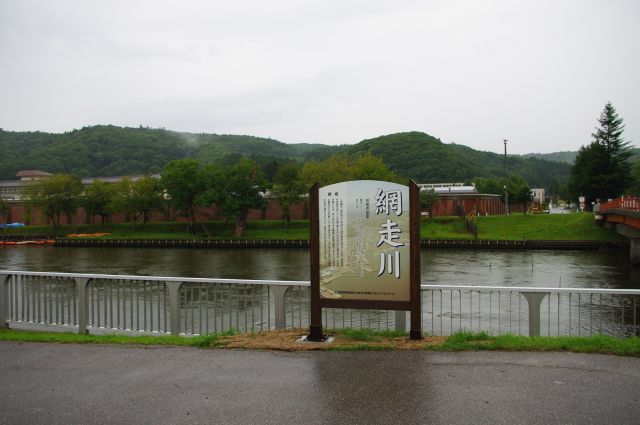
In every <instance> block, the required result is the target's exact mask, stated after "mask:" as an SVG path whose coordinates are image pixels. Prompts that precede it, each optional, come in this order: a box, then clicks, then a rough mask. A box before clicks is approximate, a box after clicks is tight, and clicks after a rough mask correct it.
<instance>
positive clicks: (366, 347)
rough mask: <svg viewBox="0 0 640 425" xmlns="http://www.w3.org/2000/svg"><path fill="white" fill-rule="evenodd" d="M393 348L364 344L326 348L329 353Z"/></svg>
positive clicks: (386, 345)
mask: <svg viewBox="0 0 640 425" xmlns="http://www.w3.org/2000/svg"><path fill="white" fill-rule="evenodd" d="M393 349H395V347H394V346H393V345H391V344H381V345H373V344H366V343H357V344H339V345H334V346H331V347H329V348H328V350H329V351H391V350H393Z"/></svg>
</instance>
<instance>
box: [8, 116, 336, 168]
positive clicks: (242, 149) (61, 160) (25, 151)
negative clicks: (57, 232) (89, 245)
mask: <svg viewBox="0 0 640 425" xmlns="http://www.w3.org/2000/svg"><path fill="white" fill-rule="evenodd" d="M0 149H1V150H2V155H1V156H0V180H10V179H14V178H15V175H16V173H17V172H18V171H20V170H26V169H39V170H43V171H48V172H51V173H61V172H67V173H73V174H77V175H79V176H81V177H95V176H115V175H132V174H145V173H158V172H160V171H161V170H162V169H163V168H164V166H165V164H166V163H167V162H169V161H171V160H174V159H178V158H184V157H195V158H197V159H199V160H201V161H203V162H214V161H218V160H222V159H224V158H225V157H227V156H229V155H233V154H237V155H242V156H254V157H260V158H262V159H263V161H266V160H267V159H268V158H291V159H296V160H300V161H304V160H306V159H308V158H310V157H313V158H315V157H322V156H323V152H325V151H326V152H331V151H332V150H334V149H335V148H333V147H330V146H325V145H319V144H292V145H288V144H285V143H282V142H278V141H276V140H272V139H263V138H259V137H253V136H230V135H217V134H192V133H179V132H175V131H168V130H163V129H150V128H126V127H125V128H122V127H116V126H93V127H85V128H83V129H81V130H74V131H71V132H67V133H63V134H52V133H43V132H9V131H2V130H0ZM325 155H326V154H325Z"/></svg>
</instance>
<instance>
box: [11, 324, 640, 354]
mask: <svg viewBox="0 0 640 425" xmlns="http://www.w3.org/2000/svg"><path fill="white" fill-rule="evenodd" d="M304 333H305V330H303V329H288V330H279V331H270V332H260V333H256V334H237V333H236V331H234V330H229V331H226V332H221V333H216V334H209V335H202V336H196V337H191V338H190V337H174V336H168V335H167V336H165V335H162V336H160V335H159V336H155V335H142V336H124V335H78V334H72V333H57V332H28V331H18V330H12V329H0V341H15V342H47V343H60V344H65V343H72V344H118V345H138V346H140V345H142V346H147V345H173V346H192V347H199V348H248V349H259V350H288V351H298V350H302V351H306V350H330V351H387V350H426V351H480V350H494V351H572V352H576V353H602V354H616V355H621V356H635V357H640V338H639V337H632V338H624V339H623V338H613V337H609V336H603V335H595V336H589V337H578V336H560V337H531V338H530V337H526V336H516V335H500V336H492V335H489V334H487V333H486V332H467V331H463V332H458V333H456V334H454V335H451V336H449V337H447V338H444V337H433V336H430V337H426V336H425V340H419V341H411V340H409V339H408V337H407V334H406V333H405V332H395V331H382V332H380V331H371V330H365V331H361V330H355V329H354V330H351V329H340V330H335V331H333V332H331V333H332V334H333V335H335V336H336V341H334V342H333V343H331V344H322V345H310V344H301V343H296V342H295V341H296V339H297V338H299V336H300V335H301V334H304Z"/></svg>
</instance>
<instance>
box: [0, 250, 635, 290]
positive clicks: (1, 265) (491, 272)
mask: <svg viewBox="0 0 640 425" xmlns="http://www.w3.org/2000/svg"><path fill="white" fill-rule="evenodd" d="M421 262H422V265H421V267H422V283H423V284H432V285H497V286H543V287H559V286H561V287H574V288H575V287H581V288H625V289H640V270H639V269H638V268H636V267H631V266H630V265H629V260H628V258H627V254H626V253H625V252H624V251H610V252H600V251H524V250H505V251H496V250H489V251H479V250H423V251H422V260H421ZM0 270H23V271H51V272H70V273H103V274H132V275H150V276H181V277H211V278H238V279H281V280H308V279H309V254H308V251H307V250H306V249H183V248H176V249H155V248H64V247H49V246H46V247H34V246H20V247H18V246H14V247H0Z"/></svg>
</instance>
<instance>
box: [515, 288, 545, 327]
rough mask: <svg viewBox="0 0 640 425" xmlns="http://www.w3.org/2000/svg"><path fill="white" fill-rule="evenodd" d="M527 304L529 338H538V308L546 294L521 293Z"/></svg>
mask: <svg viewBox="0 0 640 425" xmlns="http://www.w3.org/2000/svg"><path fill="white" fill-rule="evenodd" d="M522 295H523V296H524V297H525V299H526V300H527V304H529V336H540V306H541V305H542V300H544V298H545V297H546V296H547V295H549V293H548V292H522Z"/></svg>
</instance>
